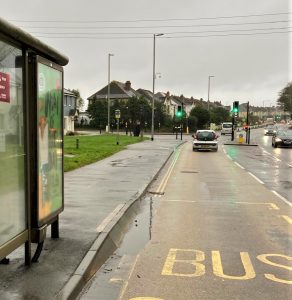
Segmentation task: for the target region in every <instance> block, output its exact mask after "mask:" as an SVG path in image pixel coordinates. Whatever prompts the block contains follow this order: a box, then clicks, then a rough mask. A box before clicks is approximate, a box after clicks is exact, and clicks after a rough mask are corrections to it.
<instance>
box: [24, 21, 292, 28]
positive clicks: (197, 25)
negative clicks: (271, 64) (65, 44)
mask: <svg viewBox="0 0 292 300" xmlns="http://www.w3.org/2000/svg"><path fill="white" fill-rule="evenodd" d="M288 22H291V21H290V20H278V21H264V22H248V23H225V24H220V23H217V24H195V25H159V26H155V25H153V26H98V27H91V26H90V27H86V26H83V27H77V26H59V27H58V26H24V27H25V28H42V29H45V28H46V29H147V28H182V27H187V28H192V27H210V26H212V27H214V26H242V25H257V24H275V23H288Z"/></svg>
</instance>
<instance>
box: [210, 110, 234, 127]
mask: <svg viewBox="0 0 292 300" xmlns="http://www.w3.org/2000/svg"><path fill="white" fill-rule="evenodd" d="M210 115H211V116H210V117H211V123H215V124H216V125H219V124H221V123H223V122H228V121H230V119H231V117H230V114H229V111H228V110H227V109H225V108H224V107H214V108H212V110H211V112H210Z"/></svg>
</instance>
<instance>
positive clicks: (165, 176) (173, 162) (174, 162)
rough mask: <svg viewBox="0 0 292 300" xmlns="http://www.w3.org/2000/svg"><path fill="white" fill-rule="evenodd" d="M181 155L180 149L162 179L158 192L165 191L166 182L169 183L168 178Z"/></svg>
mask: <svg viewBox="0 0 292 300" xmlns="http://www.w3.org/2000/svg"><path fill="white" fill-rule="evenodd" d="M179 155H180V149H178V150H177V152H176V153H175V156H174V158H173V161H172V163H171V165H170V167H169V169H168V170H167V172H166V174H165V175H164V177H163V179H162V181H161V183H160V185H159V187H158V189H157V191H156V193H162V192H163V191H164V189H165V187H166V184H167V182H168V180H169V178H170V175H171V172H172V170H173V169H174V166H175V164H176V162H177V160H178V157H179Z"/></svg>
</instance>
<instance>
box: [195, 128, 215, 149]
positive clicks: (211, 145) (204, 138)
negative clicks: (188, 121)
mask: <svg viewBox="0 0 292 300" xmlns="http://www.w3.org/2000/svg"><path fill="white" fill-rule="evenodd" d="M192 137H193V138H194V140H193V151H196V150H211V151H218V141H217V138H218V135H217V134H216V132H215V131H214V130H197V132H196V133H195V134H194V135H192Z"/></svg>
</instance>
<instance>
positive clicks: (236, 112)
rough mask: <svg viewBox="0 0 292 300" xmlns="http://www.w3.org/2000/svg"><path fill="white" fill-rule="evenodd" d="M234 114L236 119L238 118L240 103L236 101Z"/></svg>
mask: <svg viewBox="0 0 292 300" xmlns="http://www.w3.org/2000/svg"><path fill="white" fill-rule="evenodd" d="M232 111H233V113H234V117H238V113H239V101H234V102H233V110H232Z"/></svg>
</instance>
